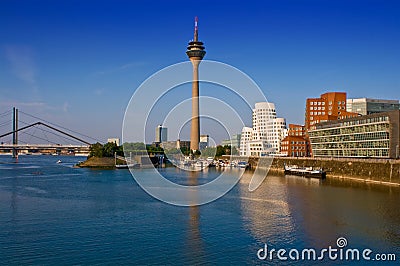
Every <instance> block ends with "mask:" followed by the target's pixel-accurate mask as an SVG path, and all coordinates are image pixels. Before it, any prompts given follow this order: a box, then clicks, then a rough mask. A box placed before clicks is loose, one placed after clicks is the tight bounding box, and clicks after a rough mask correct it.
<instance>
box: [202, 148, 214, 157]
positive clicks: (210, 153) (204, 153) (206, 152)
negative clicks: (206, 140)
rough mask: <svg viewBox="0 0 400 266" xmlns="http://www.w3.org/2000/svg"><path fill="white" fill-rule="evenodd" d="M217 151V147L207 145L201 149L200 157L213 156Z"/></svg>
mask: <svg viewBox="0 0 400 266" xmlns="http://www.w3.org/2000/svg"><path fill="white" fill-rule="evenodd" d="M216 153H217V148H215V147H207V148H205V149H204V150H202V151H201V157H203V158H207V157H213V158H214V156H215V155H216Z"/></svg>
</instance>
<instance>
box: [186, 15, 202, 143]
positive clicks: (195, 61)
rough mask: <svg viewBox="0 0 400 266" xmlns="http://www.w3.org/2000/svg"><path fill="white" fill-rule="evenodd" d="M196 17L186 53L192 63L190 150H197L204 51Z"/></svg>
mask: <svg viewBox="0 0 400 266" xmlns="http://www.w3.org/2000/svg"><path fill="white" fill-rule="evenodd" d="M197 23H198V19H197V17H195V21H194V37H193V41H191V42H189V44H188V47H187V50H186V54H187V56H188V57H189V59H190V61H191V62H192V65H193V81H192V120H191V131H190V149H191V150H192V151H197V150H199V142H200V118H199V113H200V111H199V64H200V62H201V60H202V59H203V57H204V55H205V54H206V51H205V50H204V49H205V47H204V44H203V43H202V42H200V41H199V31H198V26H197Z"/></svg>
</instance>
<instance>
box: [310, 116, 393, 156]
mask: <svg viewBox="0 0 400 266" xmlns="http://www.w3.org/2000/svg"><path fill="white" fill-rule="evenodd" d="M399 113H400V111H398V110H397V111H390V112H382V113H376V114H371V115H365V116H359V117H353V118H348V119H342V120H337V121H330V122H325V123H320V124H317V125H316V129H315V130H311V131H309V137H310V142H311V149H312V152H313V156H314V157H359V158H360V157H361V158H362V157H364V158H368V157H375V158H398V157H399Z"/></svg>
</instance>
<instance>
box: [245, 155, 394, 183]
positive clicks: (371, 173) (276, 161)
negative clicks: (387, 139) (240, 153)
mask: <svg viewBox="0 0 400 266" xmlns="http://www.w3.org/2000/svg"><path fill="white" fill-rule="evenodd" d="M243 159H244V158H243ZM248 160H249V164H250V166H251V168H252V169H254V168H256V166H257V165H258V163H259V158H256V157H250V158H249V159H248ZM260 163H261V165H260V167H264V165H263V164H265V163H264V162H263V161H261V162H260ZM284 164H286V165H298V166H303V167H306V166H307V167H315V168H323V169H324V170H326V171H327V178H342V179H349V180H358V181H361V182H371V183H381V184H385V185H395V186H400V160H399V159H397V160H394V159H361V158H360V159H355V158H307V157H302V158H296V157H275V158H273V161H272V164H271V168H270V171H273V172H283V171H284V170H283V169H284ZM266 166H267V164H265V167H266Z"/></svg>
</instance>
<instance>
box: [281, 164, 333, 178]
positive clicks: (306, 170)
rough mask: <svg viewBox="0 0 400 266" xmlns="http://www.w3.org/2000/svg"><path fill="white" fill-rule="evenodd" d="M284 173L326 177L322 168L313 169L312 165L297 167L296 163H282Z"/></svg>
mask: <svg viewBox="0 0 400 266" xmlns="http://www.w3.org/2000/svg"><path fill="white" fill-rule="evenodd" d="M284 170H285V174H288V175H298V176H304V177H314V178H321V179H324V178H326V171H324V170H323V169H321V168H319V169H314V168H313V167H298V166H297V165H292V166H287V165H284Z"/></svg>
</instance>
